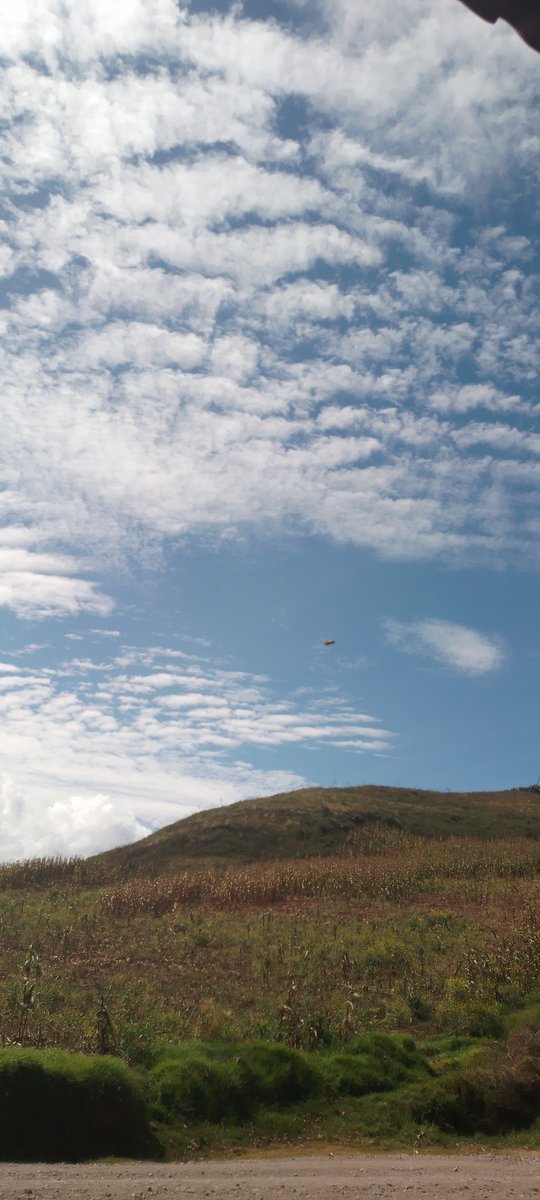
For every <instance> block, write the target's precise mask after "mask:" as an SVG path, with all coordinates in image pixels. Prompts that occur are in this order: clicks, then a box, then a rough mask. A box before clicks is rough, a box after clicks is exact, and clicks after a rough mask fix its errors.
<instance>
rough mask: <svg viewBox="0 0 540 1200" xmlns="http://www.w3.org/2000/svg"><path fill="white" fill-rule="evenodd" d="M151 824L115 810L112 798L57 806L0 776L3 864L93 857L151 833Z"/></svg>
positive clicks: (84, 799) (85, 798)
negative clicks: (58, 858) (95, 854)
mask: <svg viewBox="0 0 540 1200" xmlns="http://www.w3.org/2000/svg"><path fill="white" fill-rule="evenodd" d="M150 832H151V831H150V828H149V827H148V825H145V824H143V823H142V822H141V821H137V820H136V818H135V817H134V816H133V815H132V814H130V813H129V812H127V811H123V810H122V809H119V808H117V807H115V805H114V804H113V803H112V802H111V800H110V799H109V798H108V797H107V796H101V795H94V796H88V795H87V796H66V797H65V798H64V799H62V800H56V801H54V802H53V803H51V804H46V805H44V804H42V803H41V802H40V801H39V799H38V798H37V797H32V796H28V795H24V793H23V792H22V791H21V790H20V789H19V788H18V787H17V785H16V783H15V782H14V780H13V779H12V778H10V776H9V775H6V774H4V773H3V772H2V774H0V845H1V847H2V849H1V851H0V854H1V861H2V862H13V861H16V860H18V859H19V860H20V859H25V858H41V857H51V856H56V855H61V856H62V857H64V858H70V857H73V856H80V857H83V858H85V857H87V856H88V855H90V854H93V853H95V852H97V851H99V850H109V849H112V848H113V847H114V846H121V845H126V844H127V843H128V842H134V841H137V840H138V839H139V838H142V837H145V836H146V834H147V833H150Z"/></svg>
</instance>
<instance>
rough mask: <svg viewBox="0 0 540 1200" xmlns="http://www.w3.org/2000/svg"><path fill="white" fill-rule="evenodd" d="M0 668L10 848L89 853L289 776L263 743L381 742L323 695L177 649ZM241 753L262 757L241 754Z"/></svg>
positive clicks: (385, 740) (372, 745) (3, 821)
mask: <svg viewBox="0 0 540 1200" xmlns="http://www.w3.org/2000/svg"><path fill="white" fill-rule="evenodd" d="M0 672H1V673H0V720H1V724H2V764H3V770H4V772H5V775H6V776H7V777H8V779H7V781H6V782H5V784H4V792H3V793H2V796H3V800H2V803H3V806H4V807H3V809H2V806H1V805H0V835H1V836H0V840H1V842H2V847H6V849H5V850H4V849H3V850H2V853H3V854H9V855H10V856H12V857H13V856H15V857H18V856H20V855H22V854H25V855H27V854H33V853H45V852H53V851H54V852H55V853H57V852H63V851H64V850H66V849H68V848H69V849H70V852H77V853H90V851H91V850H97V849H100V848H104V847H105V846H107V845H112V844H118V843H119V842H121V841H129V840H132V839H133V838H135V837H137V836H142V834H143V832H144V829H142V827H143V826H145V827H146V826H148V825H149V824H150V825H152V826H154V825H163V824H166V823H167V822H169V821H173V820H175V819H177V818H180V817H182V816H186V815H188V813H190V812H193V811H194V810H196V809H200V808H206V807H211V806H212V805H215V804H218V803H220V802H227V801H232V800H236V799H241V798H245V797H246V796H249V795H252V796H254V795H258V794H260V793H261V792H266V793H271V792H273V791H279V790H284V789H286V788H291V787H295V786H296V787H299V786H301V785H303V784H304V783H305V782H306V780H305V778H304V777H303V776H300V775H298V774H297V773H295V772H294V771H290V770H287V769H286V768H283V767H280V766H279V765H277V763H276V762H275V760H274V755H275V752H276V751H277V750H281V752H282V753H283V752H284V751H286V749H287V748H288V747H304V748H312V747H313V748H318V749H320V748H322V747H324V746H329V747H334V748H336V747H340V748H342V749H347V750H350V751H351V752H352V753H356V754H365V753H368V754H373V753H378V752H381V751H383V750H388V749H389V748H390V747H391V746H392V744H393V737H392V734H391V733H390V732H389V731H388V730H387V729H385V728H384V727H383V725H382V722H381V721H379V720H377V719H376V718H374V717H373V716H371V715H369V714H367V713H364V712H360V711H358V710H357V709H356V708H355V707H353V706H352V705H351V704H350V703H348V702H347V701H346V700H345V699H342V698H340V697H339V696H336V695H335V694H332V695H331V696H327V695H325V693H324V692H321V691H320V690H319V691H317V692H313V693H310V695H309V696H308V697H306V696H304V697H299V696H296V695H291V696H290V697H287V696H285V697H283V696H278V695H277V694H276V692H275V689H274V687H273V685H272V682H271V680H269V679H267V678H266V677H265V676H261V675H253V674H249V673H247V672H242V671H233V670H228V669H225V668H224V667H222V666H220V665H218V664H214V663H212V661H211V660H209V659H208V658H205V657H201V656H198V655H192V654H186V653H184V652H180V651H177V650H171V651H169V650H167V649H166V648H152V647H150V648H148V649H145V650H133V649H131V650H130V649H127V650H123V651H122V652H121V654H120V655H118V656H117V657H115V658H111V659H110V660H109V661H108V662H95V661H94V660H92V659H71V660H69V661H67V662H65V663H63V664H62V665H61V666H59V667H58V668H55V669H52V668H43V669H31V668H27V669H24V668H22V667H20V666H19V667H17V668H13V667H11V666H10V665H9V664H8V663H5V664H2V666H1V667H0ZM254 751H256V752H258V754H259V758H260V754H261V753H262V752H264V754H265V755H266V759H265V765H263V766H261V765H259V766H255V765H254V764H253V762H250V761H247V759H249V758H251V756H252V755H253V752H254ZM83 784H84V789H83ZM38 811H39V812H40V813H41V816H40V820H39V821H37V820H36V819H35V814H36V813H37V812H38ZM2 813H3V815H2ZM10 822H11V823H10Z"/></svg>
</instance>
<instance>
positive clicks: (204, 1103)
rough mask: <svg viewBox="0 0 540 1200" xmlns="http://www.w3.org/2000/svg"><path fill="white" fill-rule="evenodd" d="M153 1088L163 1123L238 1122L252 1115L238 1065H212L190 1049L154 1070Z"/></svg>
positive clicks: (158, 1114)
mask: <svg viewBox="0 0 540 1200" xmlns="http://www.w3.org/2000/svg"><path fill="white" fill-rule="evenodd" d="M149 1088H150V1097H151V1102H152V1107H153V1111H154V1113H155V1115H156V1116H157V1117H158V1118H160V1119H162V1120H163V1119H164V1120H168V1119H170V1118H173V1119H175V1118H176V1119H177V1118H178V1117H181V1118H183V1119H184V1120H185V1121H186V1122H193V1123H197V1122H199V1121H212V1122H219V1121H233V1122H237V1121H241V1120H243V1119H245V1118H246V1116H247V1115H248V1113H249V1099H248V1097H247V1095H246V1093H245V1090H244V1088H243V1086H242V1077H241V1073H240V1070H239V1067H238V1063H237V1062H235V1061H229V1062H227V1061H225V1062H218V1061H212V1060H211V1059H210V1058H209V1057H207V1056H206V1055H205V1054H204V1053H203V1052H202V1051H197V1050H194V1049H193V1048H192V1047H191V1046H189V1045H188V1046H187V1047H186V1050H185V1053H184V1054H183V1055H179V1056H176V1055H175V1056H174V1057H173V1058H165V1059H164V1060H163V1061H162V1062H160V1063H158V1064H157V1066H155V1067H153V1068H152V1070H151V1071H150V1077H149Z"/></svg>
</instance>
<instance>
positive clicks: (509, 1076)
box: [411, 1026, 540, 1134]
mask: <svg viewBox="0 0 540 1200" xmlns="http://www.w3.org/2000/svg"><path fill="white" fill-rule="evenodd" d="M539 1107H540V1026H530V1027H526V1028H525V1029H522V1030H520V1031H519V1032H518V1033H516V1034H515V1035H514V1036H513V1037H512V1038H510V1041H509V1043H508V1048H507V1049H506V1051H504V1052H503V1051H501V1050H497V1051H495V1052H493V1051H491V1052H490V1053H489V1054H477V1055H475V1057H474V1060H473V1062H471V1063H469V1065H468V1066H467V1065H466V1066H464V1067H463V1068H462V1069H461V1070H460V1071H454V1072H452V1073H449V1074H448V1075H445V1077H444V1081H443V1080H440V1081H438V1083H437V1085H436V1086H435V1088H432V1089H431V1091H429V1090H428V1091H426V1090H424V1091H423V1092H422V1091H419V1092H417V1094H416V1095H415V1096H414V1098H413V1100H412V1107H411V1111H412V1113H413V1115H414V1116H415V1117H417V1118H418V1119H419V1120H421V1121H423V1122H424V1121H426V1120H427V1121H433V1122H434V1123H435V1124H436V1125H439V1126H440V1127H441V1128H443V1129H447V1130H451V1131H452V1132H456V1133H488V1134H504V1133H507V1132H509V1131H510V1130H515V1129H527V1128H529V1126H530V1125H532V1124H533V1122H534V1121H535V1119H536V1117H537V1116H538V1111H539Z"/></svg>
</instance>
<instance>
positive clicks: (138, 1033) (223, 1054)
mask: <svg viewBox="0 0 540 1200" xmlns="http://www.w3.org/2000/svg"><path fill="white" fill-rule="evenodd" d="M430 832H431V834H432V836H429V837H422V836H419V835H418V834H414V833H411V832H406V831H403V830H402V829H400V828H399V827H398V826H397V825H395V824H391V823H389V822H388V821H381V820H377V821H375V822H366V823H363V824H361V823H358V824H357V825H356V826H355V828H354V830H353V831H352V832H350V833H349V835H348V839H347V840H346V843H345V845H344V846H342V847H341V849H340V850H339V853H333V854H326V855H325V856H317V857H311V858H305V857H302V858H290V859H288V860H282V861H275V862H267V861H260V862H254V863H251V864H243V863H242V862H238V861H237V862H236V864H235V862H234V860H233V861H232V862H231V861H229V862H227V863H226V864H222V865H220V864H219V863H215V864H214V865H211V864H209V863H204V864H200V865H199V866H194V865H192V866H191V867H183V869H181V870H176V871H175V870H173V869H172V867H171V865H170V864H168V869H167V870H165V871H163V872H162V873H160V874H158V875H156V873H155V864H154V863H151V866H150V870H149V871H148V872H146V873H145V872H143V871H142V870H141V871H137V872H136V873H135V874H134V875H133V874H131V873H130V872H129V869H128V870H126V871H124V872H123V873H119V874H118V875H117V876H116V877H115V875H114V873H113V876H112V879H111V878H110V874H111V873H110V872H109V877H108V878H105V877H104V866H103V860H102V861H101V862H100V861H98V860H92V861H91V860H88V861H87V862H82V863H81V862H76V861H74V862H72V863H70V864H65V863H62V862H60V861H54V860H53V861H42V862H35V861H34V862H32V863H28V864H17V865H15V866H12V867H6V868H3V870H2V871H1V872H0V931H1V935H2V936H1V940H0V968H1V969H0V1033H1V1035H2V1039H3V1042H4V1045H5V1047H6V1048H5V1050H4V1051H0V1077H1V1078H4V1077H2V1070H4V1067H3V1066H2V1062H4V1063H5V1064H7V1065H6V1067H5V1070H6V1071H8V1074H9V1071H10V1070H11V1071H12V1070H13V1063H15V1064H17V1063H19V1064H21V1065H20V1070H21V1071H22V1072H23V1073H22V1075H21V1079H22V1080H24V1078H26V1079H27V1080H29V1079H30V1075H29V1074H27V1075H26V1076H24V1071H23V1066H24V1063H25V1062H26V1061H27V1059H26V1056H27V1055H28V1054H30V1055H31V1054H32V1053H34V1054H37V1055H38V1058H39V1061H40V1063H41V1064H42V1065H43V1070H45V1073H47V1071H49V1073H50V1069H52V1068H51V1067H50V1063H51V1062H52V1060H50V1062H48V1060H47V1055H49V1054H51V1053H56V1052H57V1049H58V1048H61V1049H62V1050H64V1051H65V1050H69V1051H71V1052H76V1053H77V1054H80V1052H81V1051H83V1052H85V1054H86V1055H87V1056H88V1057H87V1058H85V1059H82V1060H79V1059H72V1060H70V1061H73V1062H74V1063H78V1062H79V1061H83V1062H88V1063H90V1064H92V1063H94V1064H99V1062H101V1061H102V1060H101V1059H100V1058H99V1053H98V1052H101V1053H103V1052H107V1054H108V1055H113V1056H117V1057H119V1058H120V1059H123V1064H124V1067H123V1069H124V1071H128V1074H129V1072H131V1073H132V1076H131V1075H130V1079H132V1082H133V1086H134V1088H135V1091H136V1090H137V1088H139V1094H142V1095H143V1097H144V1102H143V1109H144V1112H143V1110H142V1109H139V1118H137V1119H138V1121H139V1124H138V1126H137V1128H138V1130H139V1133H138V1135H137V1136H138V1138H140V1141H141V1149H140V1151H137V1152H141V1153H142V1152H143V1149H144V1145H147V1146H148V1145H149V1142H148V1122H149V1121H150V1120H151V1122H152V1123H153V1129H154V1136H155V1137H157V1139H158V1142H157V1143H155V1146H157V1145H158V1144H159V1145H160V1146H161V1147H163V1148H164V1149H165V1151H166V1152H167V1153H170V1154H185V1153H195V1152H198V1151H203V1152H208V1151H210V1150H224V1149H226V1148H227V1147H229V1148H233V1147H240V1146H246V1147H253V1146H257V1145H267V1144H273V1143H279V1144H283V1143H284V1142H288V1143H289V1144H294V1143H298V1142H306V1141H307V1142H309V1143H312V1142H316V1141H318V1140H321V1139H323V1140H324V1139H326V1140H331V1141H334V1142H336V1143H339V1142H342V1143H343V1144H346V1145H365V1144H373V1145H380V1146H386V1145H392V1144H400V1145H405V1146H411V1145H415V1146H417V1145H418V1146H421V1145H431V1144H439V1145H446V1144H448V1145H454V1144H456V1139H458V1140H459V1139H460V1138H463V1137H465V1138H471V1137H473V1138H474V1137H477V1138H478V1137H482V1138H483V1139H486V1138H495V1139H500V1138H501V1137H504V1138H506V1139H508V1138H510V1139H513V1141H514V1142H516V1139H517V1142H519V1140H520V1139H521V1143H520V1144H527V1145H538V1144H540V1120H539V1118H538V1109H539V1104H540V1034H539V1028H540V983H539V977H538V963H539V961H540V904H539V900H540V886H539V879H540V841H537V840H535V839H534V838H533V837H531V836H528V837H520V836H513V837H509V838H506V839H504V838H503V839H501V838H500V837H499V838H497V839H496V840H493V839H492V840H486V839H485V838H484V839H481V838H476V837H472V836H469V837H467V838H464V837H461V838H459V837H455V836H452V837H448V836H447V837H444V838H441V837H437V836H433V830H431V831H430ZM105 861H106V860H105ZM29 947H30V950H29ZM52 1048H55V1049H54V1050H53V1049H52ZM96 1055H97V1057H96ZM113 1061H114V1058H110V1057H109V1058H108V1060H106V1065H107V1062H108V1063H112V1062H113ZM10 1064H11V1065H10ZM121 1065H122V1064H120V1066H121ZM24 1069H25V1070H26V1068H24ZM32 1069H34V1068H32ZM73 1069H74V1070H75V1067H74V1068H73ZM97 1069H98V1070H99V1069H101V1068H99V1067H98V1068H97ZM119 1069H120V1067H119ZM55 1070H56V1067H55ZM76 1070H77V1071H80V1070H81V1068H80V1067H79V1066H77V1068H76ZM133 1073H134V1074H133ZM53 1074H54V1072H53ZM68 1074H69V1071H68ZM96 1078H97V1076H96ZM39 1079H40V1083H39V1087H41V1084H42V1083H43V1080H42V1079H41V1076H40V1077H39ZM54 1079H55V1080H56V1082H54V1086H53V1084H51V1085H50V1086H51V1087H52V1089H53V1090H52V1092H51V1095H52V1096H53V1097H54V1095H58V1096H59V1097H60V1099H59V1101H58V1102H59V1103H60V1104H63V1103H64V1101H63V1100H62V1099H61V1096H62V1095H63V1094H64V1093H63V1092H62V1091H61V1089H60V1091H57V1092H55V1091H54V1088H57V1087H58V1074H56V1075H55V1076H54ZM137 1080H138V1082H137ZM2 1086H3V1085H2ZM14 1086H15V1085H14ZM32 1086H33V1085H32ZM44 1086H45V1084H44ZM46 1086H47V1087H48V1086H49V1083H46ZM17 1087H19V1084H17V1086H16V1087H15V1090H13V1088H12V1091H11V1092H10V1095H11V1096H13V1097H15V1099H14V1100H13V1101H10V1104H13V1105H14V1108H13V1111H14V1112H15V1111H16V1106H17V1103H22V1102H23V1101H22V1100H21V1097H22V1096H23V1094H24V1087H23V1085H22V1084H21V1087H20V1088H19V1091H17ZM69 1087H71V1088H73V1087H74V1084H73V1081H72V1082H71V1083H70V1084H69ZM68 1092H69V1088H68ZM44 1094H45V1093H44ZM65 1094H66V1095H67V1094H68V1093H67V1092H66V1093H65ZM69 1094H70V1095H71V1093H69ZM133 1094H135V1093H133ZM77 1095H82V1093H77ZM17 1096H18V1097H19V1100H17ZM47 1103H48V1102H47ZM51 1103H52V1102H51ZM70 1103H71V1101H70ZM85 1103H86V1101H85ZM51 1111H53V1110H52V1109H51ZM85 1111H86V1110H85ZM134 1111H135V1110H134ZM141 1113H142V1116H141ZM0 1117H1V1114H0ZM106 1124H107V1123H106ZM14 1128H15V1125H14ZM145 1130H146V1132H144V1131H145ZM36 1136H37V1135H36ZM40 1136H41V1135H40ZM145 1139H146V1141H145ZM525 1139H526V1140H525ZM6 1145H7V1143H6ZM92 1152H93V1151H92ZM96 1152H103V1153H107V1152H112V1151H107V1150H103V1151H96ZM118 1152H119V1153H120V1152H123V1151H118ZM7 1153H8V1151H7V1149H5V1148H3V1146H2V1144H0V1155H2V1154H7ZM11 1153H12V1154H14V1153H15V1149H14V1148H13V1146H12V1150H11ZM74 1154H75V1152H74ZM64 1156H65V1155H64Z"/></svg>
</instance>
